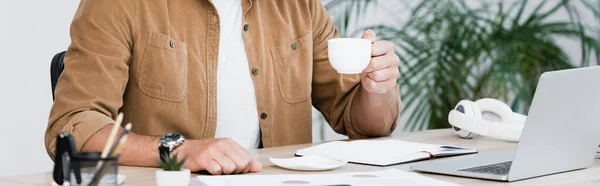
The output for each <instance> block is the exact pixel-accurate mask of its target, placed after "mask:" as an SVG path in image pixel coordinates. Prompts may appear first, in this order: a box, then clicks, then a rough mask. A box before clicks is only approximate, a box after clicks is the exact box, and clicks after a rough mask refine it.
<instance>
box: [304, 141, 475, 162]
mask: <svg viewBox="0 0 600 186" xmlns="http://www.w3.org/2000/svg"><path fill="white" fill-rule="evenodd" d="M472 153H477V150H475V149H469V148H465V147H458V146H450V145H434V144H425V143H416V142H408V141H402V140H393V139H392V140H356V141H350V142H346V141H333V142H327V143H324V144H320V145H317V146H312V147H308V148H305V149H300V150H298V151H297V152H296V156H305V155H311V154H312V155H320V156H325V157H329V158H333V159H338V160H346V161H348V162H351V163H359V164H367V165H377V166H388V165H394V164H400V163H407V162H412V161H418V160H424V159H430V158H434V157H444V156H455V155H463V154H472Z"/></svg>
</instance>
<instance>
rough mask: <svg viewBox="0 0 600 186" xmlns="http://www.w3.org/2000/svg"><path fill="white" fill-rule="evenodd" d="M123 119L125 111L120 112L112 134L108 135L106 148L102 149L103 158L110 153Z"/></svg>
mask: <svg viewBox="0 0 600 186" xmlns="http://www.w3.org/2000/svg"><path fill="white" fill-rule="evenodd" d="M122 121H123V113H119V115H117V120H116V121H115V124H114V125H113V128H112V130H111V131H110V135H109V136H108V141H106V145H104V150H103V151H102V155H101V157H102V158H106V156H107V155H108V151H109V150H110V146H111V145H112V144H113V140H114V138H115V137H116V135H117V132H118V131H119V127H120V126H121V122H122Z"/></svg>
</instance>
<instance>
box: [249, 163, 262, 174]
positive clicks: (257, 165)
mask: <svg viewBox="0 0 600 186" xmlns="http://www.w3.org/2000/svg"><path fill="white" fill-rule="evenodd" d="M261 169H262V164H261V163H260V162H258V161H253V162H252V164H250V172H260V170H261Z"/></svg>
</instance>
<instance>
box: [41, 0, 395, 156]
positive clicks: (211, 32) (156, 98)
mask: <svg viewBox="0 0 600 186" xmlns="http://www.w3.org/2000/svg"><path fill="white" fill-rule="evenodd" d="M242 11H243V24H244V25H243V26H242V29H243V31H242V34H243V36H242V38H243V39H244V44H245V51H246V54H247V56H248V63H249V69H248V73H250V74H251V76H252V80H253V84H254V88H255V93H256V101H257V108H256V109H257V116H256V117H258V118H259V122H260V128H261V133H262V142H263V145H264V146H265V147H273V146H281V145H290V144H299V143H310V142H311V140H312V136H311V127H312V125H311V119H312V117H311V105H314V106H315V108H317V109H318V110H319V111H321V112H322V113H323V115H324V116H325V118H326V119H327V121H328V122H329V124H330V125H331V127H332V128H333V129H334V130H335V131H336V132H338V133H341V134H345V135H348V136H349V137H351V138H355V137H364V135H362V134H361V133H360V131H358V130H356V127H354V126H353V123H352V120H351V118H350V109H351V108H352V104H351V103H352V100H353V99H354V95H355V93H356V92H357V90H359V89H361V84H360V78H359V76H358V75H342V74H339V73H337V72H336V71H335V70H334V69H333V68H332V67H331V65H330V64H329V61H328V57H327V40H328V39H331V38H334V37H338V33H337V30H336V28H335V26H334V24H333V22H332V20H331V18H330V17H329V15H328V14H327V11H326V10H325V8H324V7H323V5H322V4H321V3H320V1H319V0H242ZM71 39H72V43H71V45H70V47H69V48H68V51H67V54H66V57H65V70H64V72H63V74H62V75H61V77H60V78H59V81H58V84H57V87H56V91H55V94H56V100H55V102H54V105H53V107H52V110H51V113H50V119H49V122H48V128H47V131H46V138H45V142H46V148H47V151H48V153H49V155H51V156H52V155H53V154H54V152H55V143H56V141H55V138H56V136H57V135H58V134H59V133H60V132H69V133H71V134H72V135H73V136H74V137H75V140H76V147H77V148H78V149H81V148H82V146H83V144H84V143H85V142H86V140H87V139H88V138H90V136H92V135H93V134H94V133H95V132H97V131H98V130H100V129H101V128H103V127H104V126H106V125H108V124H112V123H114V118H116V115H117V113H118V112H123V113H124V116H125V118H124V122H123V123H127V122H131V123H132V124H133V130H132V131H133V132H135V133H138V134H143V135H153V136H160V135H163V134H165V133H167V132H178V133H181V134H183V135H184V136H186V138H188V139H210V138H213V137H214V135H215V125H216V115H217V114H218V113H217V112H216V104H217V103H216V95H217V91H218V90H217V89H216V81H217V75H216V73H217V68H218V66H217V60H218V59H217V56H218V49H219V17H218V14H217V11H216V10H215V8H214V6H213V5H212V3H211V2H210V1H208V0H82V1H81V4H80V6H79V9H78V11H77V13H76V14H75V17H74V19H73V23H72V26H71ZM395 91H398V86H396V89H395ZM396 94H397V92H396ZM397 95H399V94H397ZM394 127H395V124H394ZM394 127H392V128H391V129H390V132H391V130H393V129H394Z"/></svg>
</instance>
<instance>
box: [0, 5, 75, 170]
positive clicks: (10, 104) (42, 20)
mask: <svg viewBox="0 0 600 186" xmlns="http://www.w3.org/2000/svg"><path fill="white" fill-rule="evenodd" d="M78 3H79V1H78V0H60V1H49V0H0V65H1V68H0V70H1V72H0V87H1V90H2V91H0V119H1V120H0V143H1V144H2V147H1V148H2V150H0V165H1V166H0V177H3V176H11V175H19V174H27V173H34V172H41V171H50V170H51V169H52V166H53V163H52V161H51V160H50V158H49V157H48V155H47V154H46V150H45V148H44V132H45V129H46V125H47V121H48V113H49V110H50V107H51V104H52V94H51V89H50V61H51V59H52V57H53V56H54V54H56V53H57V52H59V51H61V50H66V48H67V47H68V45H69V43H70V39H69V24H70V22H71V20H72V18H73V14H74V13H75V10H76V8H77V5H78Z"/></svg>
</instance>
